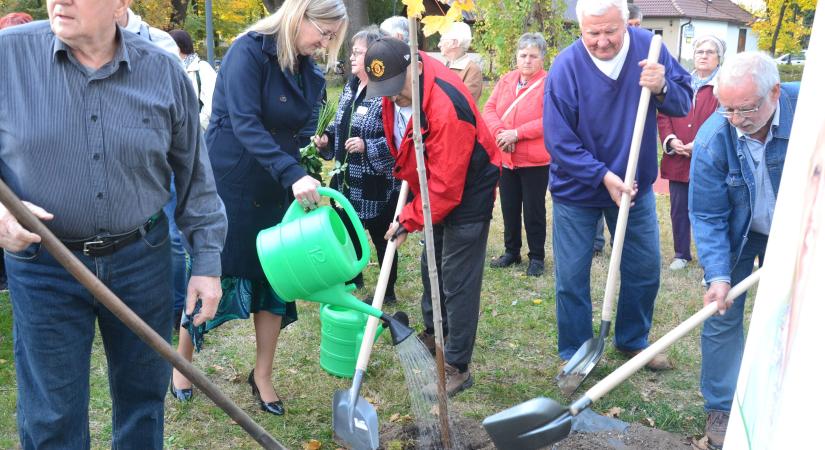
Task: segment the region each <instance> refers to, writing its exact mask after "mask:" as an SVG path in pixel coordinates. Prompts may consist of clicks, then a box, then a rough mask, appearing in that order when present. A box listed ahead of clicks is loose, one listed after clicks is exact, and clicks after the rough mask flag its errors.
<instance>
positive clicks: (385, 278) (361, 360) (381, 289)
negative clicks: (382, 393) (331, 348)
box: [355, 181, 410, 371]
mask: <svg viewBox="0 0 825 450" xmlns="http://www.w3.org/2000/svg"><path fill="white" fill-rule="evenodd" d="M409 191H410V186H409V184H407V182H406V181H403V182H402V183H401V192H399V193H398V203H397V204H396V205H395V214H394V215H393V217H398V216H399V215H400V214H401V209H403V208H404V205H406V204H407V193H408V192H409ZM396 248H397V246H396V243H395V240H391V241H389V242H387V248H386V250H384V260H383V261H382V263H381V272H380V274H379V275H378V283H376V285H375V295H373V297H372V306H373V307H374V308H376V309H381V307H382V306H384V294H386V292H387V283H388V282H389V280H390V273H391V272H392V262H393V258H394V256H395V250H396ZM377 328H378V318H377V317H375V316H369V318H367V326H366V328H365V329H364V337H363V338H362V339H361V349H360V350H359V351H358V361H357V362H356V363H355V370H361V371H366V370H367V364H368V363H369V361H370V355H371V354H372V344H373V342H375V331H376V329H377Z"/></svg>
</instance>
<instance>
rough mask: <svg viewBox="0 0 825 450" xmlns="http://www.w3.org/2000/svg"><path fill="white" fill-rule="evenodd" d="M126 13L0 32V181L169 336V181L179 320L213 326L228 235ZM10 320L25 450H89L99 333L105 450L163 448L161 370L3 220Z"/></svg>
mask: <svg viewBox="0 0 825 450" xmlns="http://www.w3.org/2000/svg"><path fill="white" fill-rule="evenodd" d="M128 4H129V1H128V0H74V1H71V2H68V1H63V0H48V1H47V9H48V13H49V21H48V22H45V21H41V22H35V23H31V24H28V25H23V26H20V27H15V28H12V29H8V30H3V31H1V32H0V61H5V62H8V64H6V63H4V64H0V98H2V99H3V100H2V101H0V177H2V178H3V180H4V181H5V182H6V183H7V184H8V185H9V187H10V188H11V189H12V190H13V191H14V192H15V193H16V194H17V195H18V196H19V197H20V198H22V199H24V200H27V201H28V202H30V203H28V206H29V208H30V209H31V210H32V211H33V212H34V213H35V214H36V215H37V216H38V217H40V218H41V219H43V220H46V221H47V222H48V225H49V227H50V228H51V230H52V231H53V232H54V234H55V235H57V237H58V238H60V239H61V240H62V241H63V242H64V243H65V245H66V246H67V247H68V248H69V249H70V250H73V251H74V254H75V255H76V256H77V257H78V259H79V260H80V261H81V263H83V264H84V265H85V266H86V267H87V268H89V270H91V271H92V272H94V273H95V274H96V275H97V276H98V277H99V278H100V280H101V281H102V282H103V283H105V284H106V285H107V286H108V287H109V288H110V289H111V290H112V291H113V292H114V293H115V294H117V295H118V296H119V297H120V298H121V299H122V300H123V301H124V303H125V304H126V305H127V306H129V307H130V308H131V309H132V310H133V311H134V312H135V313H136V314H137V315H138V316H140V317H141V318H142V319H143V320H144V321H145V322H146V323H147V324H148V325H149V326H150V327H152V328H153V329H154V330H155V331H156V332H157V333H158V334H160V335H161V336H163V337H164V338H166V339H167V340H169V338H170V334H171V330H172V300H171V297H172V280H171V273H172V272H171V266H170V263H171V253H170V248H169V231H168V227H167V218H166V216H165V215H164V213H163V211H162V208H163V205H164V204H165V203H166V202H167V201H168V200H169V198H170V192H169V186H170V180H171V178H172V175H173V174H174V178H175V185H176V186H175V187H176V188H177V191H178V192H179V193H180V194H181V195H180V196H179V197H178V204H177V208H176V210H175V219H176V220H177V223H178V224H179V225H180V227H181V229H182V231H183V233H184V234H185V235H186V238H187V240H188V241H189V242H190V243H191V244H192V248H193V256H194V263H193V266H192V279H191V281H190V282H189V286H188V296H187V308H188V311H190V312H191V311H192V310H193V309H194V308H195V301H196V299H198V298H199V299H201V300H202V302H203V307H202V309H201V313H200V314H198V315H196V316H195V322H196V323H202V322H204V321H206V320H208V319H211V318H212V317H213V316H214V314H215V310H216V309H217V304H218V300H219V298H220V296H221V287H220V280H219V277H218V276H219V275H220V273H221V260H220V253H221V249H222V248H223V241H224V236H225V235H226V217H225V214H224V208H223V203H222V202H221V200H220V198H219V197H218V195H217V192H216V190H215V182H214V179H213V177H212V171H211V168H210V164H209V160H208V158H207V152H206V149H205V148H204V144H203V139H202V136H201V133H200V125H199V121H198V99H197V96H196V94H195V92H194V89H193V88H192V84H191V83H190V82H189V80H188V78H187V77H186V74H185V73H184V72H183V69H182V68H181V66H180V63H179V62H178V61H176V60H175V59H173V58H172V57H171V56H170V55H169V54H167V53H166V52H164V51H163V50H161V49H159V48H157V47H156V46H155V45H153V44H152V43H150V42H148V41H146V40H144V39H143V38H141V37H139V36H137V35H134V34H132V33H126V32H123V31H122V30H121V29H120V28H118V26H117V25H116V24H115V17H118V16H120V15H122V14H123V13H124V10H125V8H126V7H127V6H128ZM0 247H3V248H4V249H5V257H6V268H7V272H8V280H9V289H10V292H11V303H12V309H13V312H14V341H15V342H14V358H15V367H16V370H17V424H18V431H19V437H20V445H21V447H22V448H23V449H26V450H29V449H40V450H42V449H83V448H89V447H90V443H91V439H90V434H89V419H88V407H89V371H90V368H89V366H90V355H91V350H92V341H93V339H94V336H95V326H96V325H97V327H98V328H99V329H100V336H101V339H102V341H103V346H104V348H105V350H106V358H107V363H108V364H107V367H108V371H109V388H110V392H111V396H112V443H111V446H112V448H119V449H161V448H163V413H164V408H163V403H164V396H165V393H166V388H167V387H168V386H169V379H170V376H171V366H170V365H169V364H168V363H167V362H166V361H164V360H163V358H161V357H160V356H159V355H158V354H156V353H155V352H154V351H152V350H151V349H150V348H149V346H148V345H146V344H145V343H143V342H142V341H141V340H140V339H139V338H138V337H137V336H136V335H135V334H134V333H133V332H132V331H130V330H129V329H128V328H127V327H126V326H125V325H123V324H122V323H121V322H120V321H119V320H118V319H117V317H115V316H114V315H113V314H112V313H111V312H109V311H107V310H106V309H105V308H103V307H101V306H100V304H99V303H97V302H96V301H95V299H94V297H92V295H91V294H90V293H89V292H88V291H86V289H85V288H84V287H83V286H82V285H80V283H79V282H78V281H76V280H75V279H74V278H73V277H72V276H71V275H70V274H69V273H68V272H67V271H66V270H65V269H64V268H63V267H62V266H61V265H60V264H59V263H58V262H57V261H56V260H55V258H54V256H53V255H51V254H50V253H49V252H48V251H47V250H46V249H45V248H44V247H42V246H41V245H40V236H38V235H36V234H33V233H31V232H29V231H27V230H26V229H24V228H23V227H22V226H21V225H20V224H19V223H18V222H17V220H16V219H15V218H14V217H13V216H12V215H11V214H10V213H9V212H8V211H7V210H6V208H5V207H0Z"/></svg>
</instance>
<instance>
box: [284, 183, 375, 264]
mask: <svg viewBox="0 0 825 450" xmlns="http://www.w3.org/2000/svg"><path fill="white" fill-rule="evenodd" d="M318 194H319V195H323V196H324V197H329V198H331V199H333V200H335V201H336V202H338V204H339V205H341V207H342V208H344V212H346V213H347V217H349V220H350V222H352V225H353V227H352V228H353V229H354V230H355V234H356V236H358V243H359V244H360V245H361V259H359V260H358V261H356V263H355V266H356V267H357V269H358V272H359V273H360V272H361V271H362V270H364V267H366V266H367V263H368V262H369V261H370V252H369V246H368V245H369V243H368V242H367V235H366V233H365V232H364V227H363V226H362V225H361V219H359V218H358V213H356V212H355V208H353V207H352V203H350V202H349V200H347V198H346V197H344V194H342V193H340V192H338V191H336V190H335V189H332V188H328V187H319V188H318ZM306 214H307V211H305V210H304V207H303V206H301V204H300V203H298V201H297V200H293V202H292V204H291V205H289V208H288V209H287V210H286V213H285V214H284V218H283V219H282V222H290V221H292V220H295V219H297V218H299V217H303V216H305V215H306Z"/></svg>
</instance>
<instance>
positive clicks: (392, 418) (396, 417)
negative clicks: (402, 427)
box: [390, 413, 401, 422]
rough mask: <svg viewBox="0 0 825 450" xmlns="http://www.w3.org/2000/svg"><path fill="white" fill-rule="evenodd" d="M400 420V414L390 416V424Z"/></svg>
mask: <svg viewBox="0 0 825 450" xmlns="http://www.w3.org/2000/svg"><path fill="white" fill-rule="evenodd" d="M399 420H401V414H398V413H395V414H393V415H391V416H390V422H398V421H399Z"/></svg>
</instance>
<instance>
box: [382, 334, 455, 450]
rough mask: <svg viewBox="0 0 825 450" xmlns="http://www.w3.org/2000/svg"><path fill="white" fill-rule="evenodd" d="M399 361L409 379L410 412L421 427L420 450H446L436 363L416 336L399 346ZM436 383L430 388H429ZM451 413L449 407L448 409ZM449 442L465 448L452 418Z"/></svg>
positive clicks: (419, 427) (452, 446) (453, 445)
mask: <svg viewBox="0 0 825 450" xmlns="http://www.w3.org/2000/svg"><path fill="white" fill-rule="evenodd" d="M395 349H396V352H397V354H398V359H399V360H400V362H401V367H403V369H404V378H405V379H406V380H407V390H408V391H409V395H410V410H411V412H412V415H413V417H415V422H416V426H417V428H418V448H419V449H426V450H431V449H439V450H440V449H444V446H443V443H442V442H441V421H440V420H439V418H438V399H437V397H436V395H432V394H429V395H428V392H433V393H434V392H435V389H434V387H435V382H436V380H437V379H438V377H437V376H436V371H435V361H434V360H433V357H432V355H430V352H429V351H428V350H427V347H426V346H424V344H423V343H422V342H421V341H420V340H418V338H417V337H416V336H415V335H413V336H410V337H409V338H408V339H405V340H404V341H403V342H401V343H400V344H398V345H397V346H396V347H395ZM429 384H433V386H432V387H430V388H427V385H429ZM447 410H448V411H449V407H448V408H447ZM450 419H451V420H450V433H451V434H450V437H451V439H450V441H451V444H452V445H451V448H452V449H454V450H455V449H462V448H464V446H463V445H462V441H464V439H462V438H461V435H460V432H461V430H460V429H458V427H456V426H453V422H454V421H453V420H452V417H451V418H450Z"/></svg>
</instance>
